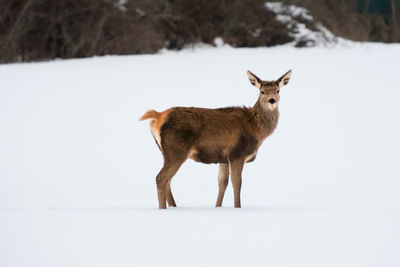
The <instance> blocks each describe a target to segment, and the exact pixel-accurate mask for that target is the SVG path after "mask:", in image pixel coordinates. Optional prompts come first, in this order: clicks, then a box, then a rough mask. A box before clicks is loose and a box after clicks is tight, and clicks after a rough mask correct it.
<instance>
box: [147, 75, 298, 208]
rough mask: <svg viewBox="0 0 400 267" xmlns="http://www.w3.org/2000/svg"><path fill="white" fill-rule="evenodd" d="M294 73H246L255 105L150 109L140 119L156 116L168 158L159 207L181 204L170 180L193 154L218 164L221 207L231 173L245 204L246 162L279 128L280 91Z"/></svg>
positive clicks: (155, 129)
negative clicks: (263, 77)
mask: <svg viewBox="0 0 400 267" xmlns="http://www.w3.org/2000/svg"><path fill="white" fill-rule="evenodd" d="M291 73H292V71H291V70H289V71H288V72H286V73H285V74H283V75H282V76H281V77H280V78H278V79H277V80H273V81H264V80H261V79H260V78H258V77H257V76H256V75H255V74H254V73H252V72H251V71H247V76H248V78H249V80H250V83H251V84H252V85H253V86H255V87H257V88H258V89H259V96H258V99H257V102H256V103H255V104H254V106H253V107H245V106H244V107H225V108H216V109H209V108H198V107H172V108H170V109H167V110H165V111H162V112H157V111H155V110H149V111H148V112H147V113H145V114H144V115H143V116H142V117H141V118H140V120H147V119H151V121H150V130H151V133H152V135H153V137H154V139H155V142H156V144H157V146H158V148H159V149H160V151H161V153H162V155H163V158H164V164H163V167H162V168H161V170H160V172H159V173H158V175H157V176H156V185H157V196H158V206H159V209H166V208H167V203H168V206H169V207H176V202H175V200H174V197H173V195H172V191H171V180H172V177H173V176H174V175H175V174H176V173H177V171H178V169H179V168H180V166H181V165H182V164H183V163H184V162H185V161H186V160H187V159H188V158H189V159H192V160H194V161H196V162H201V163H206V164H210V163H216V164H219V168H218V187H219V189H218V196H217V201H216V204H215V206H216V207H221V206H222V201H223V198H224V194H225V191H226V188H227V185H228V181H229V176H230V178H231V182H232V186H233V193H234V207H235V208H240V207H241V201H240V191H241V186H242V170H243V166H244V164H245V163H249V162H252V161H254V160H255V158H256V155H257V151H258V149H259V147H260V146H261V144H262V143H263V141H264V140H265V139H266V138H267V137H268V136H270V135H271V134H272V133H273V131H274V130H275V128H276V127H277V123H278V119H279V110H278V104H279V100H280V97H279V91H280V88H281V87H282V86H285V85H287V84H288V82H289V79H290V76H291Z"/></svg>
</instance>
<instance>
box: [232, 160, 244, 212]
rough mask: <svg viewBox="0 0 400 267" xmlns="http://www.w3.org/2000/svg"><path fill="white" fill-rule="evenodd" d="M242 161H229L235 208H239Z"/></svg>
mask: <svg viewBox="0 0 400 267" xmlns="http://www.w3.org/2000/svg"><path fill="white" fill-rule="evenodd" d="M243 165H244V161H243V160H234V161H229V168H230V173H231V180H232V185H233V197H234V200H235V208H240V207H241V205H240V189H241V188H242V170H243Z"/></svg>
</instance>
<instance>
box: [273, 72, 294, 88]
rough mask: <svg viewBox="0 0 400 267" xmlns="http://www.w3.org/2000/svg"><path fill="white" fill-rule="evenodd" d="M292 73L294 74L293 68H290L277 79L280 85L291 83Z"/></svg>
mask: <svg viewBox="0 0 400 267" xmlns="http://www.w3.org/2000/svg"><path fill="white" fill-rule="evenodd" d="M290 75H292V71H291V70H289V71H288V72H286V73H285V74H283V75H282V76H281V77H280V78H279V79H278V80H276V81H277V82H278V83H279V87H282V86H284V85H286V84H288V83H289V80H290Z"/></svg>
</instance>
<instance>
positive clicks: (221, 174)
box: [215, 163, 229, 207]
mask: <svg viewBox="0 0 400 267" xmlns="http://www.w3.org/2000/svg"><path fill="white" fill-rule="evenodd" d="M228 180H229V166H228V164H226V163H220V164H219V170H218V187H219V190H218V197H217V203H216V204H215V206H216V207H221V206H222V201H223V199H224V195H225V191H226V187H227V185H228Z"/></svg>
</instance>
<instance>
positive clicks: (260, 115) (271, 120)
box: [252, 101, 279, 139]
mask: <svg viewBox="0 0 400 267" xmlns="http://www.w3.org/2000/svg"><path fill="white" fill-rule="evenodd" d="M252 113H253V116H254V118H255V122H256V124H257V128H258V129H259V135H260V137H261V138H262V139H265V138H266V137H267V136H269V135H270V134H272V132H273V131H274V130H275V128H276V126H277V124H278V119H279V110H278V108H275V109H273V110H270V109H267V108H264V107H263V106H262V105H261V103H260V102H259V101H257V103H256V104H255V105H254V107H253V108H252Z"/></svg>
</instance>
